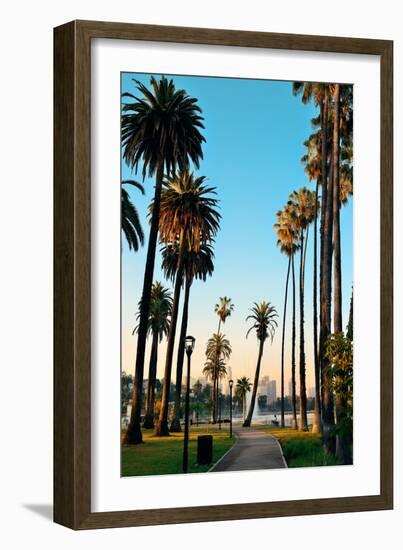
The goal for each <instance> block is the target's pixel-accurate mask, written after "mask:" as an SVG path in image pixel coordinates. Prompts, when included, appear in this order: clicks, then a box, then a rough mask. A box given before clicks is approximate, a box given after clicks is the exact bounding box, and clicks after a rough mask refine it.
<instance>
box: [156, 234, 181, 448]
mask: <svg viewBox="0 0 403 550" xmlns="http://www.w3.org/2000/svg"><path fill="white" fill-rule="evenodd" d="M185 245H186V242H185V238H184V234H183V233H182V235H181V239H180V248H179V259H178V269H177V272H176V280H175V289H174V298H173V303H172V313H171V323H170V326H169V332H168V344H167V352H166V359H165V370H164V383H163V385H162V397H161V411H160V417H159V421H158V424H157V426H156V429H155V432H154V435H155V436H156V437H162V436H167V435H169V429H168V406H169V391H170V388H171V375H172V359H173V353H174V344H175V334H176V324H177V322H178V312H179V300H180V292H181V286H182V279H183V264H184V256H185V254H184V251H185Z"/></svg>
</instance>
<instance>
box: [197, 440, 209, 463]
mask: <svg viewBox="0 0 403 550" xmlns="http://www.w3.org/2000/svg"><path fill="white" fill-rule="evenodd" d="M212 462H213V436H212V435H199V437H198V438H197V464H211V463H212Z"/></svg>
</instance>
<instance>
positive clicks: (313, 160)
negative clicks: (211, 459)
mask: <svg viewBox="0 0 403 550" xmlns="http://www.w3.org/2000/svg"><path fill="white" fill-rule="evenodd" d="M312 122H313V123H314V122H315V121H314V120H313V121H312ZM321 137H322V133H321V131H320V130H319V131H317V132H316V133H314V134H312V135H311V136H309V138H308V139H307V140H306V141H305V143H304V145H305V147H306V148H307V152H306V154H305V155H304V156H303V157H302V159H301V161H302V163H303V164H304V165H305V173H306V174H307V176H308V180H309V181H312V180H314V181H316V189H315V195H316V197H318V193H319V183H320V175H321V158H320V151H321ZM314 210H315V211H314V228H313V357H314V365H315V412H314V422H313V426H312V432H313V433H319V432H321V431H322V427H321V398H320V391H321V390H320V359H319V350H318V245H317V240H318V229H317V226H318V210H319V201H315V209H314Z"/></svg>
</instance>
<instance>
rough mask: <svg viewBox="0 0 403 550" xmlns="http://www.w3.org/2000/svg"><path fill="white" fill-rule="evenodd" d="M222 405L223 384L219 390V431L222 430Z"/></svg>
mask: <svg viewBox="0 0 403 550" xmlns="http://www.w3.org/2000/svg"><path fill="white" fill-rule="evenodd" d="M221 404H222V394H221V384H220V387H219V388H218V429H219V430H221Z"/></svg>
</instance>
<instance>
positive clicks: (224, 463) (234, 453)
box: [210, 428, 287, 472]
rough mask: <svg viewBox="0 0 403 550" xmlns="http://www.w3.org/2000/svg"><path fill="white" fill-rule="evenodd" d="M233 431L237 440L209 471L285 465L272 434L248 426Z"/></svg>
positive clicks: (280, 466) (266, 468)
mask: <svg viewBox="0 0 403 550" xmlns="http://www.w3.org/2000/svg"><path fill="white" fill-rule="evenodd" d="M234 431H235V433H236V434H237V436H238V441H237V442H236V443H235V445H234V446H233V447H232V448H231V449H230V450H229V451H228V452H227V454H225V455H224V456H223V458H222V459H221V460H220V461H218V462H217V463H216V464H215V465H214V466H213V467H212V469H211V470H210V471H211V472H236V471H240V470H268V469H274V468H286V467H287V465H286V463H285V460H284V458H283V453H282V451H281V447H280V444H279V443H278V441H277V439H275V438H274V437H273V436H271V435H269V434H267V433H265V432H260V431H258V430H254V429H250V428H240V429H236V430H234Z"/></svg>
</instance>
